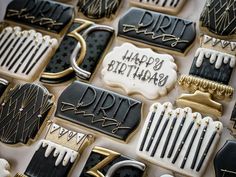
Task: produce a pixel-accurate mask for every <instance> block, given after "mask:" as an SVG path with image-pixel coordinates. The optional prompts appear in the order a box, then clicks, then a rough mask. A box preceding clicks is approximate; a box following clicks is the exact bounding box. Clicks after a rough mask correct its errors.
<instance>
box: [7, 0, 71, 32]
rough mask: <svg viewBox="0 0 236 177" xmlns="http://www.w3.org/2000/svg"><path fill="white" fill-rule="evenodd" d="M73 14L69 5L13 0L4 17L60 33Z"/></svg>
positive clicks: (41, 0)
mask: <svg viewBox="0 0 236 177" xmlns="http://www.w3.org/2000/svg"><path fill="white" fill-rule="evenodd" d="M73 16H74V8H73V7H72V6H70V5H66V4H62V3H58V2H55V1H48V0H13V1H12V2H11V3H10V4H9V5H8V7H7V11H6V15H5V19H6V20H10V21H14V22H16V23H22V24H25V25H28V26H32V27H35V28H40V29H43V30H46V31H50V32H53V33H58V34H60V33H61V32H62V31H63V29H64V28H65V27H66V25H68V24H69V23H70V22H71V20H72V18H73Z"/></svg>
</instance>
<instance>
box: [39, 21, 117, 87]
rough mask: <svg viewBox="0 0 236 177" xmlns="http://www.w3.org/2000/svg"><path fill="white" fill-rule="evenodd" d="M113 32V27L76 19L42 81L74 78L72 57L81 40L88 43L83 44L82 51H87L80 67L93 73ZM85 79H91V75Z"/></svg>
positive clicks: (50, 81)
mask: <svg viewBox="0 0 236 177" xmlns="http://www.w3.org/2000/svg"><path fill="white" fill-rule="evenodd" d="M113 34H114V30H113V29H112V28H111V27H108V26H104V25H97V24H95V23H93V22H90V21H86V20H82V19H75V20H74V23H73V24H72V25H71V27H70V29H69V30H68V32H67V35H66V36H65V37H64V38H63V40H62V42H61V44H60V46H59V48H58V49H57V51H56V53H55V55H54V56H53V57H52V59H51V61H50V63H49V64H48V66H47V67H46V69H45V71H44V73H43V74H42V76H41V78H40V81H42V82H45V83H50V84H57V83H62V82H65V81H68V80H70V79H71V78H74V77H75V72H74V71H73V69H72V67H71V63H70V58H71V55H72V53H73V50H74V49H75V48H76V46H77V43H78V42H81V41H83V42H84V43H85V44H86V46H82V45H81V51H86V53H85V56H84V57H83V58H82V59H83V61H82V62H81V63H80V64H79V67H80V68H81V69H83V70H85V71H87V72H89V73H91V74H93V73H94V72H95V70H96V67H97V65H98V63H99V62H100V60H101V58H102V56H103V54H104V53H105V51H106V48H107V47H108V45H109V43H110V42H111V39H112V37H113ZM80 55H82V52H80V53H79V56H78V58H80V57H81V56H80ZM83 79H85V80H89V79H90V77H89V78H83Z"/></svg>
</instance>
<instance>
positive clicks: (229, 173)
mask: <svg viewBox="0 0 236 177" xmlns="http://www.w3.org/2000/svg"><path fill="white" fill-rule="evenodd" d="M235 148H236V141H231V140H228V141H226V143H225V144H224V146H223V147H222V148H221V149H220V150H219V152H218V153H217V154H216V156H215V159H214V167H215V174H216V177H222V176H225V177H235V175H236V165H235V163H234V162H235V160H236V154H235Z"/></svg>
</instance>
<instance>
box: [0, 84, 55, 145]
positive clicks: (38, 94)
mask: <svg viewBox="0 0 236 177" xmlns="http://www.w3.org/2000/svg"><path fill="white" fill-rule="evenodd" d="M52 106H53V96H52V95H51V94H50V93H49V92H48V90H46V88H44V87H42V86H40V85H37V84H24V85H17V86H15V87H14V88H13V89H10V91H9V93H7V94H6V95H5V96H4V97H3V101H2V103H1V105H0V141H1V142H2V143H5V144H12V145H15V144H18V143H23V144H26V143H28V142H29V140H32V139H35V138H36V136H37V134H38V133H39V131H40V130H41V128H42V125H43V123H44V122H45V120H46V118H47V116H48V114H49V111H50V109H51V107H52Z"/></svg>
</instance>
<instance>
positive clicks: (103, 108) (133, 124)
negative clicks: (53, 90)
mask: <svg viewBox="0 0 236 177" xmlns="http://www.w3.org/2000/svg"><path fill="white" fill-rule="evenodd" d="M141 108H142V104H141V102H140V101H137V100H134V99H131V98H129V97H125V96H122V95H119V94H116V93H114V92H111V91H108V90H104V89H101V88H97V87H95V86H92V85H89V84H85V83H82V82H79V81H76V82H74V83H72V84H71V85H70V86H69V87H68V88H66V89H65V91H64V92H63V93H62V94H61V96H60V98H59V100H58V105H57V111H56V117H59V118H62V119H65V120H68V121H71V122H74V123H77V124H80V125H83V126H85V127H87V128H91V129H93V130H96V131H98V132H101V133H104V134H107V135H109V136H111V137H113V138H116V139H119V140H122V141H126V140H127V138H128V136H129V135H130V134H131V133H132V132H133V131H134V130H135V129H136V128H137V126H138V125H139V123H140V121H141Z"/></svg>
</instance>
